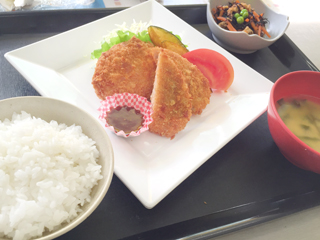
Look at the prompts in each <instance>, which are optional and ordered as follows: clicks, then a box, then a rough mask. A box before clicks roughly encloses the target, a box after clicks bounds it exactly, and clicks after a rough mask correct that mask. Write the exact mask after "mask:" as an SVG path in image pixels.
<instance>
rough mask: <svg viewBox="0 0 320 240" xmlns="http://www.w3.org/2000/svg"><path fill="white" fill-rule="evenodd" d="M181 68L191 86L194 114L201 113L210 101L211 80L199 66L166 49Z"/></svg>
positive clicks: (189, 86)
mask: <svg viewBox="0 0 320 240" xmlns="http://www.w3.org/2000/svg"><path fill="white" fill-rule="evenodd" d="M163 51H166V52H167V54H168V56H169V57H170V58H171V59H172V60H173V62H174V63H175V64H176V66H177V67H178V69H180V70H181V72H182V74H183V76H184V78H185V80H186V82H187V84H188V88H189V93H190V94H191V98H192V114H201V113H202V110H203V109H205V108H206V106H207V105H208V104H209V102H210V96H211V89H210V84H209V80H208V79H207V78H206V77H205V76H204V75H203V74H202V72H201V71H200V70H199V69H198V67H197V66H195V65H194V64H192V63H190V62H189V61H188V60H187V59H186V58H184V57H181V56H180V55H179V54H177V53H175V52H172V51H170V50H166V49H164V50H163Z"/></svg>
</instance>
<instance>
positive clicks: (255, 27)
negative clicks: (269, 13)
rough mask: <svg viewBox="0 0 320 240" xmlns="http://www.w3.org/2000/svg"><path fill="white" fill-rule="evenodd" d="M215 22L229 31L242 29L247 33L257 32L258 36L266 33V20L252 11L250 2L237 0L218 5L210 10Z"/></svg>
mask: <svg viewBox="0 0 320 240" xmlns="http://www.w3.org/2000/svg"><path fill="white" fill-rule="evenodd" d="M211 12H212V16H213V18H214V20H215V21H216V23H217V24H218V25H219V26H220V27H221V28H224V29H226V30H229V31H244V32H246V33H247V34H257V35H259V36H260V37H263V36H264V35H267V36H268V37H269V38H271V36H270V34H269V33H268V31H267V30H266V27H265V26H266V24H267V23H268V20H267V19H266V18H264V17H263V13H261V14H260V15H259V14H258V13H257V12H255V11H254V9H253V8H252V7H251V5H250V4H246V3H240V2H239V1H238V0H237V1H234V2H229V3H228V4H227V5H223V6H222V5H219V6H217V7H216V8H213V9H212V10H211Z"/></svg>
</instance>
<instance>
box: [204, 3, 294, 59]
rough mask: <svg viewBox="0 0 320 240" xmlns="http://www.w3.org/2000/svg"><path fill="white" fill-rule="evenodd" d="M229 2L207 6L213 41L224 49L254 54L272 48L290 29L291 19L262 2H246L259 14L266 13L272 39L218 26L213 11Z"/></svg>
mask: <svg viewBox="0 0 320 240" xmlns="http://www.w3.org/2000/svg"><path fill="white" fill-rule="evenodd" d="M228 2H231V1H228V0H210V1H209V3H208V5H207V21H208V25H209V28H210V30H211V32H212V36H213V39H214V40H215V41H216V42H217V43H218V44H219V45H220V46H222V47H223V48H225V49H227V50H229V51H231V52H235V53H241V54H249V53H253V52H255V51H257V50H259V49H262V48H265V47H268V46H270V45H271V44H272V43H274V42H275V41H277V40H278V39H279V38H280V37H281V36H282V35H283V34H284V33H285V31H286V30H287V28H288V27H289V23H290V22H289V17H288V16H285V15H283V14H279V13H276V12H275V11H273V10H272V9H270V8H269V7H268V6H266V5H265V3H264V2H263V1H261V0H246V1H244V2H245V3H247V4H251V7H253V8H254V9H255V11H256V12H257V13H258V14H261V13H264V17H265V18H267V19H268V21H269V23H268V24H266V30H267V31H268V32H269V33H270V35H271V38H268V37H267V36H265V37H260V36H258V35H257V34H252V35H248V34H247V33H245V32H232V31H228V30H225V29H223V28H221V27H219V26H218V24H217V23H216V22H215V20H214V18H213V17H212V13H211V10H212V8H216V7H217V6H219V5H227V4H228Z"/></svg>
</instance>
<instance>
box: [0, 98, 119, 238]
mask: <svg viewBox="0 0 320 240" xmlns="http://www.w3.org/2000/svg"><path fill="white" fill-rule="evenodd" d="M113 168H114V160H113V149H112V145H111V142H110V140H109V137H108V135H107V133H106V131H105V129H104V128H103V127H102V125H101V124H100V122H99V121H98V120H97V119H95V118H94V117H92V116H91V115H90V114H88V113H87V112H85V111H84V110H82V109H80V108H78V107H76V106H74V105H71V104H69V103H66V102H63V101H60V100H57V99H51V98H45V97H33V96H30V97H17V98H10V99H5V100H2V101H0V196H1V197H0V239H13V240H27V239H41V240H45V239H54V238H56V237H58V236H60V235H62V234H64V233H66V232H68V231H70V230H71V229H73V228H75V227H76V226H77V225H79V224H80V223H81V222H82V221H84V220H85V219H86V218H87V217H88V216H89V215H90V214H91V213H92V212H93V211H94V210H95V209H96V207H97V206H98V205H99V204H100V202H101V201H102V199H103V198H104V196H105V194H106V193H107V190H108V188H109V186H110V183H111V180H112V176H113Z"/></svg>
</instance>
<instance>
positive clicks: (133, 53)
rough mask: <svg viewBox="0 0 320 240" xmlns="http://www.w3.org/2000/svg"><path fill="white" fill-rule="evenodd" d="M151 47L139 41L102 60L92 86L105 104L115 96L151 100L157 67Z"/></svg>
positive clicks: (118, 47) (119, 47) (122, 45)
mask: <svg viewBox="0 0 320 240" xmlns="http://www.w3.org/2000/svg"><path fill="white" fill-rule="evenodd" d="M152 48H153V45H152V44H151V43H145V42H143V41H141V40H139V39H137V38H136V37H133V38H131V39H130V40H129V41H127V42H123V43H119V44H117V45H114V46H113V47H112V48H110V49H109V51H107V52H104V53H103V54H102V55H101V57H100V58H99V60H98V62H97V65H96V68H95V72H94V75H93V77H92V84H93V87H94V89H95V92H96V94H97V96H98V97H99V98H100V99H102V100H104V99H105V97H106V96H111V95H113V94H115V93H124V92H128V93H135V94H138V95H140V96H143V97H146V98H147V99H150V95H151V92H152V89H153V82H154V78H155V71H156V64H155V62H154V59H153V56H152V54H151V52H150V50H151V49H152Z"/></svg>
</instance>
